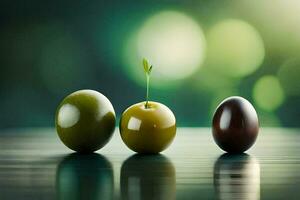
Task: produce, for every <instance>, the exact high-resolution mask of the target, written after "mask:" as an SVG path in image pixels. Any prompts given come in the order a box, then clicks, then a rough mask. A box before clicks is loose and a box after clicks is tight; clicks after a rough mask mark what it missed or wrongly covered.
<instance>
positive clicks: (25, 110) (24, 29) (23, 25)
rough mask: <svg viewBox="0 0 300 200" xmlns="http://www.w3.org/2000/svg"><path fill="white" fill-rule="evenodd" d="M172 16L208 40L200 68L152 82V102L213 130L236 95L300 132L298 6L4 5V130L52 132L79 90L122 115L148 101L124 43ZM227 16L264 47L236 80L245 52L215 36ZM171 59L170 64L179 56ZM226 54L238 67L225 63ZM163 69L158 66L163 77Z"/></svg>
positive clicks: (266, 121) (0, 84)
mask: <svg viewBox="0 0 300 200" xmlns="http://www.w3.org/2000/svg"><path fill="white" fill-rule="evenodd" d="M165 11H172V12H176V13H181V14H183V15H184V16H188V18H189V19H190V20H191V21H193V22H194V23H195V24H198V25H199V27H200V28H201V30H202V32H203V35H204V38H205V41H206V44H205V45H204V46H205V47H203V49H204V51H205V56H204V58H203V62H202V63H201V64H199V66H197V70H194V71H193V73H191V74H189V75H188V76H186V77H184V78H182V79H180V80H178V79H176V80H171V81H163V79H159V77H156V75H155V74H153V77H151V78H152V79H151V81H152V82H154V83H151V86H150V100H153V101H159V102H161V103H164V104H165V105H167V106H168V107H169V108H170V109H172V110H173V112H174V114H175V116H176V118H177V122H178V125H179V126H210V124H211V117H212V114H213V111H214V108H215V107H216V106H217V104H218V103H220V102H221V101H222V99H224V98H226V97H228V96H232V95H239V96H243V97H245V98H247V99H248V100H249V101H250V102H251V103H252V104H253V105H254V107H255V108H256V110H257V112H258V115H259V118H260V122H261V125H262V126H284V127H297V126H299V116H300V111H299V110H300V106H299V102H300V84H299V78H300V77H299V76H300V69H299V68H300V61H299V52H300V28H299V24H300V3H299V2H297V1H292V0H288V1H283V0H282V1H280V0H276V1H271V0H270V1H268V0H264V1H258V0H254V1H244V0H241V1H239V0H235V1H216V0H212V1H208V0H207V1H205V0H202V1H199V0H198V1H196V0H194V1H192V0H187V1H167V0H160V1H153V0H151V1H150V0H144V1H96V0H92V1H66V0H61V1H58V0H54V1H34V0H27V1H21V0H20V1H16V0H13V1H8V0H4V1H1V3H0V113H1V114H0V127H1V128H11V127H39V126H53V124H54V113H55V110H56V107H57V106H58V104H59V103H60V101H61V100H62V99H63V98H64V97H65V96H66V95H68V94H69V93H71V92H74V91H76V90H79V89H87V88H89V89H94V90H97V91H99V92H101V93H103V94H104V95H105V96H107V97H108V98H109V99H110V100H111V102H112V104H113V106H114V108H115V111H116V113H117V116H118V117H120V114H121V113H122V111H123V110H125V109H126V108H127V107H129V106H130V105H132V104H134V103H137V102H140V101H143V100H144V97H145V94H146V85H145V84H144V83H143V82H142V81H141V80H143V78H144V77H143V74H142V65H141V60H140V58H139V57H138V56H135V54H136V52H135V50H136V49H134V48H129V47H128V46H127V45H128V41H129V39H130V38H131V39H132V38H133V39H136V37H134V33H135V32H136V31H137V32H138V30H139V29H141V27H143V25H144V24H145V23H146V22H147V20H149V19H150V18H151V17H152V16H155V15H156V14H158V13H161V12H165ZM229 19H234V20H238V22H243V23H244V22H245V23H246V24H248V25H249V26H250V27H252V28H251V30H252V29H253V30H255V32H256V33H257V34H258V35H259V37H260V38H261V41H260V42H261V44H263V52H264V55H263V58H262V59H260V60H259V61H257V63H258V64H255V63H254V64H253V63H252V64H251V63H250V65H249V66H250V68H251V67H252V66H254V65H256V66H255V70H253V71H252V72H251V73H250V72H249V73H247V74H246V75H237V76H234V77H232V76H231V75H230V74H231V73H235V69H234V68H231V66H230V65H236V63H235V62H234V61H235V60H236V59H240V58H241V55H240V53H241V54H243V51H242V50H243V46H241V47H239V48H240V51H237V52H234V51H236V48H235V47H236V45H238V44H241V43H239V42H237V44H235V43H234V42H228V43H226V41H227V40H226V41H225V43H226V44H225V43H219V42H218V41H219V39H220V41H222V40H223V39H224V38H226V37H227V36H226V35H225V34H223V33H222V31H221V32H220V34H219V36H215V38H216V37H219V38H217V39H215V38H214V37H212V36H211V35H213V34H212V32H213V30H216V29H214V28H215V27H217V25H218V24H219V23H222V22H226V20H229ZM179 28H180V27H179ZM183 29H184V27H183ZM155 30H156V29H155ZM229 33H231V31H229ZM238 33H239V32H236V31H235V30H233V31H232V34H233V35H234V34H236V35H234V36H233V37H234V38H236V39H237V41H241V42H242V41H243V39H240V38H242V37H244V36H243V35H241V34H238ZM174 34H175V35H176V34H177V33H176V32H174ZM250 34H251V33H250ZM229 37H230V36H229ZM210 38H213V39H212V40H210ZM246 40H247V37H246ZM247 41H248V40H247ZM213 42H215V43H216V44H214V45H215V46H212V43H213ZM251 43H252V42H251ZM175 46H176V44H175ZM249 46H251V44H249V45H245V49H246V48H249ZM127 47H128V48H127ZM211 49H213V50H211ZM220 49H221V50H222V51H221V50H220ZM214 50H217V51H219V50H220V52H217V53H215V52H214ZM141 51H143V49H142V50H141ZM191 51H192V50H191ZM211 52H212V53H211ZM255 52H256V51H251V49H250V50H249V51H247V52H246V53H244V54H243V55H246V58H248V57H247V56H248V54H249V56H250V58H252V57H251V56H253V55H252V53H255ZM168 53H169V54H168V55H170V58H171V59H172V58H173V57H172V52H168ZM228 54H229V57H226V56H227V55H228ZM222 56H225V57H226V59H227V58H228V59H232V60H233V61H232V60H230V62H229V61H228V63H229V64H228V63H224V65H223V63H222V61H224V59H223V57H222ZM175 57H176V56H174V58H175ZM226 59H225V61H226ZM255 59H259V58H256V57H255V56H254V57H253V60H254V61H255ZM149 61H150V62H151V60H150V59H149ZM215 61H216V62H217V61H218V62H219V61H220V62H219V63H217V64H216V63H215ZM231 61H232V62H231ZM246 61H249V59H246ZM250 61H251V59H250ZM250 61H249V62H250ZM220 63H221V64H220ZM216 66H217V67H216ZM182 67H185V66H182ZM160 69H161V68H160V66H159V65H154V68H153V70H154V71H156V73H158V74H159V72H160ZM135 70H136V71H135ZM176 70H177V69H175V68H174V71H173V72H174V74H175V75H176ZM231 70H232V71H231ZM136 72H137V73H136ZM139 74H140V75H139ZM141 77H142V78H141ZM268 77H269V78H268ZM270 77H271V78H270ZM262 79H263V81H261V80H262ZM259 82H260V83H259ZM255 88H258V89H257V91H256V90H255Z"/></svg>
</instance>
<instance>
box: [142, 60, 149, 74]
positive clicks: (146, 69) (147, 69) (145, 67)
mask: <svg viewBox="0 0 300 200" xmlns="http://www.w3.org/2000/svg"><path fill="white" fill-rule="evenodd" d="M143 66H144V70H145V72H146V73H148V71H149V64H148V61H147V60H146V59H145V58H143Z"/></svg>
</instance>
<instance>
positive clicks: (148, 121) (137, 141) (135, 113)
mask: <svg viewBox="0 0 300 200" xmlns="http://www.w3.org/2000/svg"><path fill="white" fill-rule="evenodd" d="M148 105H149V107H148V108H145V102H141V103H137V104H134V105H132V106H130V107H129V108H127V109H126V110H125V111H124V112H123V114H122V116H121V120H120V126H119V128H120V134H121V138H122V140H123V141H124V143H125V144H126V145H127V147H129V148H130V149H131V150H133V151H135V152H138V153H146V154H156V153H159V152H161V151H163V150H164V149H166V148H167V147H168V146H169V145H170V144H171V142H172V141H173V139H174V137H175V135H176V119H175V116H174V114H173V113H172V111H171V110H170V109H169V108H168V107H167V106H165V105H163V104H161V103H157V102H152V101H149V103H148Z"/></svg>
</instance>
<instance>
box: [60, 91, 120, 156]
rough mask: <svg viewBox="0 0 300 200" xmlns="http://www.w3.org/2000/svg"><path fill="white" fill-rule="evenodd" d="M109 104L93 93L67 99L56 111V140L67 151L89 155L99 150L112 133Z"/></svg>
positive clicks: (112, 110) (114, 117)
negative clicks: (57, 139)
mask: <svg viewBox="0 0 300 200" xmlns="http://www.w3.org/2000/svg"><path fill="white" fill-rule="evenodd" d="M115 121H116V116H115V111H114V108H113V106H112V104H111V103H110V101H109V100H108V99H107V98H106V97H105V96H104V95H102V94H101V93H99V92H97V91H93V90H79V91H77V92H74V93H72V94H70V95H69V96H67V97H66V98H65V99H64V100H63V101H62V102H61V104H60V105H59V106H58V108H57V112H56V116H55V125H56V130H57V133H58V136H59V138H60V139H61V141H62V142H63V143H64V144H65V145H66V146H67V147H69V148H70V149H72V150H74V151H77V152H83V153H89V152H93V151H96V150H98V149H100V148H102V147H103V146H104V145H105V144H106V143H107V142H108V141H109V140H110V138H111V136H112V134H113V132H114V129H115Z"/></svg>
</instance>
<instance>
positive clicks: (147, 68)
mask: <svg viewBox="0 0 300 200" xmlns="http://www.w3.org/2000/svg"><path fill="white" fill-rule="evenodd" d="M143 66H144V71H145V74H146V79H147V94H146V104H145V108H149V105H148V101H149V82H150V73H151V71H152V65H149V63H148V61H147V60H146V59H145V58H144V59H143Z"/></svg>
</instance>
